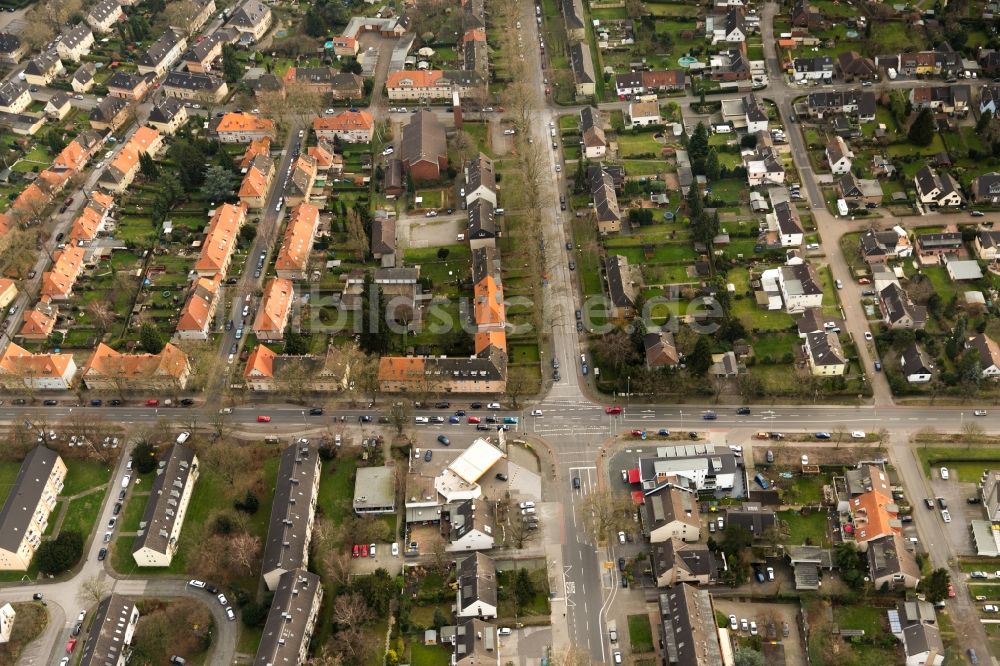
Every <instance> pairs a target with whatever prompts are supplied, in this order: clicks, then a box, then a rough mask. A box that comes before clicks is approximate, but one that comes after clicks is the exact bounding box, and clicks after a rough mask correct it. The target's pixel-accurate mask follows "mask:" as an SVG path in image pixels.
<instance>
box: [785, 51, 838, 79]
mask: <svg viewBox="0 0 1000 666" xmlns="http://www.w3.org/2000/svg"><path fill="white" fill-rule="evenodd" d="M792 76H793V77H794V78H795V80H796V81H827V82H829V81H830V80H831V79H833V58H831V57H830V56H813V57H810V58H796V59H795V60H793V61H792Z"/></svg>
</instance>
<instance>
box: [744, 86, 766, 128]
mask: <svg viewBox="0 0 1000 666" xmlns="http://www.w3.org/2000/svg"><path fill="white" fill-rule="evenodd" d="M743 110H744V112H745V113H746V116H747V118H748V119H749V120H750V121H751V122H764V121H765V120H767V109H765V108H764V104H763V103H761V101H760V100H759V99H757V96H756V95H754V94H753V93H750V94H749V95H746V96H745V97H744V98H743Z"/></svg>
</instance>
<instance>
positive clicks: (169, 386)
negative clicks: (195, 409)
mask: <svg viewBox="0 0 1000 666" xmlns="http://www.w3.org/2000/svg"><path fill="white" fill-rule="evenodd" d="M190 376H191V362H190V360H189V359H188V356H187V354H185V353H184V351H183V350H181V349H180V348H179V347H175V346H174V345H172V344H170V343H169V342H168V343H167V344H165V345H164V346H163V349H162V350H161V351H160V353H159V354H123V353H122V352H118V351H115V350H114V349H112V348H111V347H109V346H107V345H106V344H104V343H103V342H101V343H98V345H97V349H95V350H94V353H93V354H92V355H91V357H90V360H88V361H87V364H86V365H85V366H83V372H82V373H81V375H80V378H81V380H82V381H83V383H84V385H86V387H87V388H88V389H90V390H91V391H107V392H115V393H118V394H122V393H124V392H127V391H128V392H131V391H167V392H173V391H180V390H183V389H184V387H185V386H186V385H187V381H188V378H189V377H190Z"/></svg>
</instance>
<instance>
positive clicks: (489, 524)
mask: <svg viewBox="0 0 1000 666" xmlns="http://www.w3.org/2000/svg"><path fill="white" fill-rule="evenodd" d="M448 514H449V516H450V518H451V520H450V521H449V523H448V530H447V537H448V543H447V544H446V545H445V550H447V551H448V552H463V551H476V550H490V549H491V548H493V544H494V542H495V539H494V525H493V518H492V516H490V512H489V507H488V504H487V503H486V502H483V501H481V500H471V499H470V500H465V501H464V502H461V503H459V504H458V505H457V506H455V507H454V508H453V509H451V510H450V511H449V512H448Z"/></svg>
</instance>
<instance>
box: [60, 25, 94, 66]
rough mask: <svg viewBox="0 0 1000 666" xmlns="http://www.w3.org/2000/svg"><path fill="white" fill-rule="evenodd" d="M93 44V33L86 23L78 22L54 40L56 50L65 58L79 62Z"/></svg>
mask: <svg viewBox="0 0 1000 666" xmlns="http://www.w3.org/2000/svg"><path fill="white" fill-rule="evenodd" d="M93 45H94V33H93V32H92V31H91V29H90V28H89V27H88V26H87V24H86V23H78V24H77V25H76V26H74V27H72V28H70V29H68V30H66V31H65V32H63V33H62V34H61V35H59V37H58V38H57V40H56V52H57V53H58V54H59V55H60V56H61V57H62V58H64V59H66V60H72V61H73V62H80V59H81V58H82V57H84V56H85V55H87V54H88V53H90V49H91V47H92V46H93Z"/></svg>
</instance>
